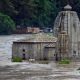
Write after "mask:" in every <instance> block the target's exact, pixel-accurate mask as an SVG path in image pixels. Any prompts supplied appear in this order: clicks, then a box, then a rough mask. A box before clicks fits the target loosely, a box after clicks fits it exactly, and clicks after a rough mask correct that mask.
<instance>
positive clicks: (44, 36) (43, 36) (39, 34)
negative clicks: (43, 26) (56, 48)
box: [17, 33, 57, 43]
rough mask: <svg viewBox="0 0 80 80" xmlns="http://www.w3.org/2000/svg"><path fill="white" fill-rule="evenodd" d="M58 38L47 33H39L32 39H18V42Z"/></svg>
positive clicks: (55, 39)
mask: <svg viewBox="0 0 80 80" xmlns="http://www.w3.org/2000/svg"><path fill="white" fill-rule="evenodd" d="M56 41H57V38H56V37H54V36H53V35H49V34H46V33H38V34H35V35H33V37H32V38H30V39H24V40H18V41H17V42H34V43H36V42H56Z"/></svg>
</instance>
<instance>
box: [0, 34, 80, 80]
mask: <svg viewBox="0 0 80 80" xmlns="http://www.w3.org/2000/svg"><path fill="white" fill-rule="evenodd" d="M31 36H32V35H30V34H28V35H9V36H0V80H80V71H79V70H77V69H78V68H79V67H80V62H72V63H71V64H69V65H60V64H58V63H55V62H49V63H48V64H41V63H38V62H36V63H31V62H22V63H12V62H11V55H12V42H13V41H16V40H19V39H24V38H30V37H31Z"/></svg>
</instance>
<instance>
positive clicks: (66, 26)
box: [12, 5, 80, 60]
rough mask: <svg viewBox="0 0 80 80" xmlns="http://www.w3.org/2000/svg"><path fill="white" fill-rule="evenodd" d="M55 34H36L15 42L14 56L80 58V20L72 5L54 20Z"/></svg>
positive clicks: (57, 58) (45, 58) (23, 57)
mask: <svg viewBox="0 0 80 80" xmlns="http://www.w3.org/2000/svg"><path fill="white" fill-rule="evenodd" d="M53 32H54V36H55V37H54V36H53V35H51V36H49V35H47V34H46V33H38V34H35V37H34V36H33V38H31V39H29V40H27V39H25V40H19V41H15V42H13V46H12V58H14V57H20V58H22V59H27V60H29V59H35V60H61V59H64V58H70V59H74V60H75V59H76V60H77V59H79V58H80V21H79V18H78V15H77V13H76V12H75V11H72V7H71V6H70V5H67V6H65V7H64V10H63V11H61V12H59V14H58V16H57V17H56V20H55V22H54V31H53Z"/></svg>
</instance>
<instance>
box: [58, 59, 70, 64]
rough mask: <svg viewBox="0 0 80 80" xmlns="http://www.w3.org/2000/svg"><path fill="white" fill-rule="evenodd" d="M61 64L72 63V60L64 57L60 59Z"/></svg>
mask: <svg viewBox="0 0 80 80" xmlns="http://www.w3.org/2000/svg"><path fill="white" fill-rule="evenodd" d="M59 64H70V60H69V59H62V60H61V61H59Z"/></svg>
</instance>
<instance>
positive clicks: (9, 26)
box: [0, 13, 15, 34]
mask: <svg viewBox="0 0 80 80" xmlns="http://www.w3.org/2000/svg"><path fill="white" fill-rule="evenodd" d="M14 30H15V23H14V21H13V20H12V19H11V18H10V17H9V16H7V15H4V14H2V13H0V34H11V33H12V32H13V31H14Z"/></svg>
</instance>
